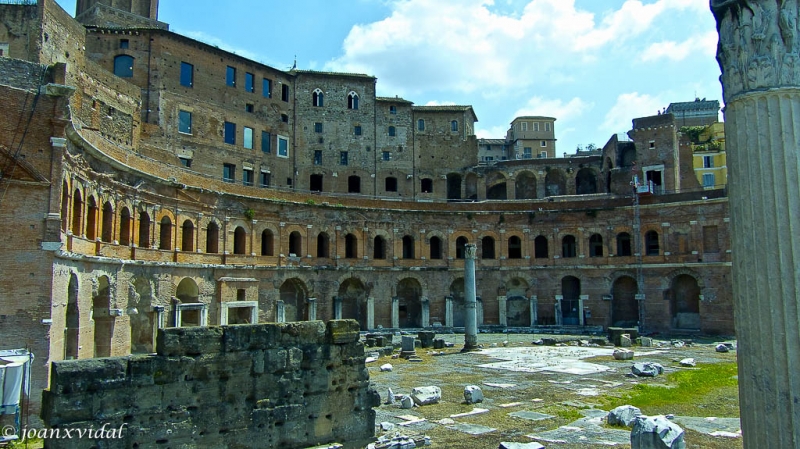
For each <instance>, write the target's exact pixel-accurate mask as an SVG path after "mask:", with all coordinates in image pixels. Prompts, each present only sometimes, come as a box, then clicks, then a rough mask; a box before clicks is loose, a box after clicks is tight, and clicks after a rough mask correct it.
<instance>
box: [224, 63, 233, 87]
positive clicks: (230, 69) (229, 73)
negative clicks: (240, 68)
mask: <svg viewBox="0 0 800 449" xmlns="http://www.w3.org/2000/svg"><path fill="white" fill-rule="evenodd" d="M225 84H227V85H228V86H231V87H236V68H235V67H231V66H228V70H227V71H226V72H225Z"/></svg>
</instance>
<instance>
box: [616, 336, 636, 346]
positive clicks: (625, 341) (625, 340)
mask: <svg viewBox="0 0 800 449" xmlns="http://www.w3.org/2000/svg"><path fill="white" fill-rule="evenodd" d="M631 346H633V342H632V341H631V336H630V335H629V334H622V335H620V336H619V347H621V348H630V347H631Z"/></svg>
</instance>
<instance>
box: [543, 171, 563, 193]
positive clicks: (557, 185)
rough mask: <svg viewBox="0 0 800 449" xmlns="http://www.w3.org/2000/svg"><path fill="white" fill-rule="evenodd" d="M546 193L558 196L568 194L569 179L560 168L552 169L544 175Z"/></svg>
mask: <svg viewBox="0 0 800 449" xmlns="http://www.w3.org/2000/svg"><path fill="white" fill-rule="evenodd" d="M544 194H545V195H546V196H558V195H566V194H567V180H566V178H565V177H564V174H563V173H561V171H559V170H555V169H554V170H550V171H548V172H547V175H546V176H545V177H544Z"/></svg>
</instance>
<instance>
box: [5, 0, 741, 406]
mask: <svg viewBox="0 0 800 449" xmlns="http://www.w3.org/2000/svg"><path fill="white" fill-rule="evenodd" d="M128 3H130V8H127V7H126V8H125V9H124V10H122V9H119V8H118V6H115V3H114V2H110V4H109V2H86V3H83V2H81V3H80V4H81V5H83V6H81V8H89V9H80V8H79V14H78V15H79V17H83V13H85V12H86V11H89V10H90V9H91V10H96V11H98V13H97V14H93V15H90V16H91V17H93V18H100V17H102V19H103V21H97V20H92V21H88V22H85V23H86V25H87V26H84V25H82V24H81V23H79V22H78V21H76V20H75V19H73V18H72V17H70V16H69V15H68V14H67V13H66V12H64V11H63V10H62V9H61V8H60V7H59V6H58V5H57V4H56V3H55V2H54V1H52V0H40V1H38V3H37V4H35V5H8V4H2V5H0V44H3V45H7V48H8V57H4V58H0V111H2V113H3V115H4V117H7V118H8V119H6V120H2V121H0V150H2V151H1V152H2V155H1V157H0V159H2V161H3V162H2V163H3V166H2V168H3V172H2V179H1V180H0V190H2V192H3V194H2V196H0V205H1V206H2V207H1V208H0V217H1V218H2V219H3V220H4V223H7V232H6V233H5V234H4V237H3V239H2V257H3V266H4V267H6V268H5V269H4V270H2V271H0V282H2V285H3V291H4V295H3V296H2V298H0V347H2V348H13V347H25V346H27V347H30V348H31V349H32V351H33V352H34V353H35V354H36V358H37V359H36V360H37V365H36V367H35V369H34V373H33V375H34V378H33V381H34V390H35V391H36V390H41V389H43V388H45V387H46V386H47V382H48V379H47V376H48V374H47V369H46V367H47V365H48V364H49V363H50V362H51V361H55V360H63V359H76V358H78V359H83V358H92V357H101V356H123V355H128V354H131V353H151V352H153V349H154V342H155V335H156V333H157V330H158V329H159V328H165V327H185V326H210V325H218V324H234V323H253V322H256V321H257V322H288V321H305V320H331V319H333V318H353V319H356V320H357V321H358V322H359V324H360V326H361V328H362V329H363V330H367V329H375V328H378V327H383V328H410V327H412V328H421V327H433V326H445V327H460V326H462V325H463V323H464V286H463V285H464V280H463V265H464V247H465V245H466V244H468V243H472V244H477V245H478V260H477V275H476V276H477V293H478V296H479V297H480V301H479V306H478V316H479V321H480V323H481V325H483V326H495V327H496V328H498V329H503V328H505V327H522V328H530V327H532V326H537V325H539V326H547V325H561V326H591V327H592V328H594V329H600V328H603V327H607V326H611V325H615V324H616V325H619V324H624V325H635V324H637V323H638V324H639V325H640V326H641V327H642V328H643V329H644V330H645V331H660V332H671V331H680V332H703V333H726V334H727V333H731V332H732V331H733V326H732V319H733V316H732V310H731V293H730V262H731V256H730V250H729V238H728V233H729V219H728V201H727V198H726V196H725V191H724V190H703V189H702V188H701V186H700V185H699V183H698V181H697V178H696V176H695V175H694V170H693V166H692V148H691V145H689V144H687V143H684V142H686V141H685V139H682V138H681V136H680V132H679V126H678V125H677V124H676V121H675V116H674V115H673V114H662V115H660V116H656V117H645V118H637V119H635V120H634V121H633V129H632V131H631V132H630V133H629V139H630V140H624V139H623V140H619V139H618V138H617V137H616V136H615V137H614V138H612V140H610V141H609V143H608V144H606V146H605V147H604V150H603V152H602V155H595V154H591V155H587V156H583V155H581V156H575V157H569V158H555V157H553V156H554V155H555V154H554V153H553V154H550V153H548V155H547V157H540V158H537V157H535V156H532V158H531V159H525V158H520V159H518V160H517V159H516V158H513V159H514V160H507V161H491V163H486V161H484V163H483V164H479V162H478V143H477V139H476V137H475V135H474V124H475V122H476V121H477V116H476V113H475V111H474V110H473V109H472V107H470V106H414V104H413V102H412V101H410V100H407V99H403V98H398V97H377V96H376V91H375V83H376V79H375V78H374V77H372V76H369V75H363V74H350V73H326V72H314V71H303V70H291V71H282V70H278V69H275V68H272V67H269V66H266V65H263V64H260V63H257V62H254V61H250V60H247V59H245V58H242V57H240V56H237V55H234V54H232V53H228V52H225V51H223V50H220V49H218V48H215V47H212V46H209V45H206V44H204V43H201V42H198V41H195V40H192V39H189V38H187V37H185V36H181V35H178V34H176V33H173V32H171V31H169V30H168V27H167V26H166V24H163V23H161V22H155V19H156V18H157V16H156V15H155V12H154V11H155V10H154V9H153V7H152V5H153V4H150V7H145V6H147V5H146V4H145V3H147V2H127V3H126V5H127V4H128ZM135 5H138V6H137V8H134V6H135ZM92 8H93V9H92ZM145 12H146V13H145ZM115 15H118V16H119V17H124V18H129V19H130V20H133V19H136V20H143V21H145V22H146V23H149V24H150V25H146V24H140V23H138V22H137V24H134V25H133V26H131V24H130V23H128V22H126V21H116V22H114V21H113V20H112V19H113V18H114V17H116V16H115ZM545 119H546V120H545ZM520 120H521V122H520V123H518V125H519V126H520V130H521V129H522V124H521V123H522V122H527V123H529V125H530V126H534V125H532V123H534V122H537V120H538V123H540V128H539V132H540V133H541V132H549V133H550V134H552V135H551V136H550V137H547V138H544V137H541V136H535V137H536V139H535V140H533V141H534V142H538V144H539V145H541V142H542V141H545V142H546V144H547V145H548V148H550V147H552V149H553V151H555V147H554V143H555V140H554V139H555V134H554V127H553V121H554V119H552V118H521V119H520ZM550 120H552V121H550ZM545 123H550V125H551V126H550V128H549V131H548V129H547V127H546V126H544V125H543V124H545ZM515 126H516V125H515ZM533 129H534V130H535V128H533ZM542 129H544V130H545V131H542ZM550 138H552V140H548V139H550ZM551 142H552V144H553V145H550V143H551ZM523 148H524V147H523ZM523 151H524V150H523ZM523 154H524V153H523ZM533 154H536V153H532V155H533ZM537 155H538V154H537ZM509 159H512V158H509ZM633 175H637V176H638V179H640V180H643V181H652V183H653V188H652V189H645V190H646V191H645V192H644V194H643V196H642V197H641V198H640V201H639V205H638V206H635V205H634V202H633V188H632V186H631V182H632V179H633ZM11 267H13V268H11ZM36 399H38V396H36V397H34V403H35V402H36ZM34 407H36V405H35V404H34Z"/></svg>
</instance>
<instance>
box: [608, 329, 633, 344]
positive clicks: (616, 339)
mask: <svg viewBox="0 0 800 449" xmlns="http://www.w3.org/2000/svg"><path fill="white" fill-rule="evenodd" d="M622 334H628V338H630V339H631V340H636V339H637V338H639V329H638V328H635V327H609V328H608V339H609V341H611V343H614V346H620V336H622Z"/></svg>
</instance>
